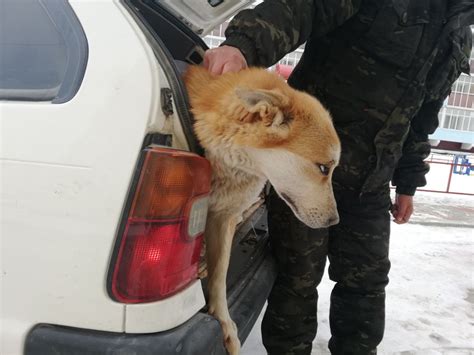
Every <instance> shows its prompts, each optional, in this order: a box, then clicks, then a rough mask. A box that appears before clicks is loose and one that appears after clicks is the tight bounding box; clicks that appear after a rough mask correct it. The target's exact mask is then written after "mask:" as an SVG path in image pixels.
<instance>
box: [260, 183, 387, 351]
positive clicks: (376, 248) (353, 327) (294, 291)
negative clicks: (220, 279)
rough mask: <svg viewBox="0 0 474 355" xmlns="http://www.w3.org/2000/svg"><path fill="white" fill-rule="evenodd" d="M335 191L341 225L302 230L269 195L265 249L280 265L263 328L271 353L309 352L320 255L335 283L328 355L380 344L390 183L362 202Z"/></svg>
mask: <svg viewBox="0 0 474 355" xmlns="http://www.w3.org/2000/svg"><path fill="white" fill-rule="evenodd" d="M336 178H337V177H336ZM336 180H338V179H336ZM339 180H341V179H339ZM334 188H335V196H336V201H337V203H338V210H339V215H340V223H339V224H338V225H336V226H333V227H330V228H329V229H318V230H316V229H310V228H308V227H306V226H305V225H304V224H302V223H301V222H300V221H299V220H298V219H297V218H296V217H295V216H294V215H293V213H292V212H291V210H290V209H289V208H288V207H287V206H286V204H285V203H284V202H283V201H282V200H280V199H279V198H278V196H277V195H276V193H275V192H271V193H270V196H269V197H268V198H269V203H268V205H269V207H268V208H269V228H270V237H271V245H272V249H273V252H274V255H275V258H276V260H277V263H278V276H277V280H276V282H275V284H274V286H273V289H272V291H271V293H270V296H269V298H268V307H267V310H266V313H265V316H264V319H263V323H262V337H263V343H264V345H265V348H266V349H267V351H268V353H269V354H272V355H273V354H275V355H285V354H288V355H289V354H293V355H299V354H311V348H312V341H313V339H314V338H315V336H316V330H317V317H316V313H317V301H318V292H317V289H316V287H317V286H318V284H319V283H320V281H321V278H322V277H323V273H324V269H325V264H326V257H328V259H329V262H330V265H329V276H330V278H331V280H333V281H335V282H336V285H335V286H334V289H333V290H332V294H331V307H330V319H329V321H330V326H331V335H332V337H331V339H330V341H329V349H330V350H331V353H332V354H376V347H377V345H378V344H379V343H380V341H381V340H382V337H383V333H384V323H385V291H384V289H385V286H386V285H387V283H388V276H387V275H388V271H389V269H390V262H389V259H388V248H389V234H390V218H389V213H388V211H389V208H390V196H389V189H388V185H387V186H385V187H384V188H383V189H381V191H379V192H376V193H371V194H369V195H364V196H363V198H361V197H360V196H359V193H358V192H356V191H350V190H347V189H344V190H343V189H339V188H338V187H337V184H334Z"/></svg>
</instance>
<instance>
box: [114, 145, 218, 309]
mask: <svg viewBox="0 0 474 355" xmlns="http://www.w3.org/2000/svg"><path fill="white" fill-rule="evenodd" d="M144 154H145V156H144V162H143V166H142V169H141V172H140V178H139V180H138V184H137V186H136V189H135V191H132V193H133V199H132V204H131V207H130V211H129V213H128V216H126V221H125V227H124V228H123V229H122V230H123V233H122V235H121V238H119V240H118V242H117V243H118V252H117V253H116V254H115V255H116V257H115V258H114V260H113V261H112V277H111V285H110V286H111V287H110V290H111V294H112V297H113V298H114V299H115V300H117V301H119V302H123V303H141V302H152V301H156V300H160V299H163V298H166V297H169V296H171V295H173V294H175V293H177V292H179V291H180V290H182V289H184V288H185V287H186V286H188V285H189V284H190V283H191V282H192V281H193V280H195V279H196V278H197V271H198V265H199V256H200V252H201V246H202V239H203V234H204V227H205V223H206V216H207V205H208V195H209V191H210V185H211V168H210V165H209V162H208V161H207V160H206V159H204V158H202V157H200V156H198V155H195V154H192V153H188V152H184V151H178V150H174V149H167V148H149V149H147V150H146V151H145V152H144Z"/></svg>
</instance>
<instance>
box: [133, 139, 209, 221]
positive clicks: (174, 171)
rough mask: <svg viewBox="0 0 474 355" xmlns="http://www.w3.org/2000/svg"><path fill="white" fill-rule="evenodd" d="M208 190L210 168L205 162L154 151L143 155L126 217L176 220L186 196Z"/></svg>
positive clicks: (195, 157) (177, 154) (182, 211)
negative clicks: (134, 194) (139, 172)
mask: <svg viewBox="0 0 474 355" xmlns="http://www.w3.org/2000/svg"><path fill="white" fill-rule="evenodd" d="M205 172H206V173H205ZM207 172H209V174H208V173H207ZM209 189H210V166H209V162H208V161H207V160H206V159H203V158H201V157H199V156H196V155H194V154H191V153H187V152H182V151H171V152H170V150H169V149H166V148H155V149H153V150H152V151H149V152H147V153H146V157H145V163H144V171H143V172H142V176H141V177H140V182H139V191H137V194H136V196H135V200H134V201H133V204H132V210H131V211H130V217H131V218H137V219H141V218H145V219H156V218H160V219H161V218H176V217H177V216H180V215H182V214H183V213H184V210H185V209H186V207H187V201H188V200H189V198H190V196H199V195H202V194H207V193H208V192H209Z"/></svg>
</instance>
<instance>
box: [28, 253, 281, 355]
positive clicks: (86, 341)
mask: <svg viewBox="0 0 474 355" xmlns="http://www.w3.org/2000/svg"><path fill="white" fill-rule="evenodd" d="M259 259H260V258H259ZM260 260H261V261H260V262H259V263H256V264H257V265H255V264H254V265H253V267H252V268H251V269H252V270H248V271H247V272H246V273H245V277H243V278H241V279H240V280H239V281H238V282H237V284H236V285H235V287H234V288H233V290H229V293H230V294H229V304H230V313H231V316H232V319H233V320H234V321H235V323H236V324H237V327H238V329H239V338H240V339H241V341H242V342H243V341H244V340H245V339H246V338H247V336H248V334H249V333H250V330H251V329H252V327H253V325H254V324H255V322H256V320H257V317H258V315H259V313H260V311H261V309H262V308H263V305H264V304H265V301H266V299H267V296H268V293H269V292H270V290H271V287H272V285H273V281H274V279H275V275H276V267H275V263H274V260H273V258H272V257H271V255H270V252H269V250H268V245H266V246H265V248H264V250H263V252H262V254H261V259H260ZM25 354H26V355H33V354H34V355H38V354H67V355H75V354H77V355H79V354H80V355H84V354H100V355H103V354H114V355H116V354H127V355H130V354H140V355H144V354H160V355H168V354H174V355H176V354H180V355H186V354H193V355H194V354H216V355H217V354H226V352H225V349H224V347H223V341H222V330H221V328H220V326H219V323H218V321H217V320H216V319H215V318H213V317H212V316H210V315H208V314H207V313H204V312H200V313H197V314H196V315H195V316H193V317H192V318H191V319H190V320H188V321H187V322H186V323H184V324H182V325H180V326H179V327H176V328H174V329H171V330H168V331H165V332H159V333H153V334H125V333H112V332H101V331H94V330H87V329H78V328H70V327H63V326H57V325H50V324H39V325H37V326H36V327H34V328H33V329H32V330H31V331H30V333H29V334H28V336H27V338H26V343H25Z"/></svg>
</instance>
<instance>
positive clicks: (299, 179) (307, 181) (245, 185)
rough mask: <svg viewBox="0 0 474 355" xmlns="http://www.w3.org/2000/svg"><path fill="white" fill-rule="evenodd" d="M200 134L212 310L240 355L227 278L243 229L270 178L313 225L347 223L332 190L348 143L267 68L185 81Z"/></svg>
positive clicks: (196, 71)
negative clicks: (207, 175)
mask: <svg viewBox="0 0 474 355" xmlns="http://www.w3.org/2000/svg"><path fill="white" fill-rule="evenodd" d="M184 79H185V83H186V86H187V89H188V93H189V98H190V103H191V107H192V112H193V114H194V117H195V125H194V129H195V132H196V135H197V137H198V139H199V141H200V142H201V145H202V146H203V147H204V148H205V150H206V157H207V159H208V160H209V161H210V163H211V166H212V169H213V178H212V187H211V195H210V203H209V212H208V217H207V223H206V230H205V238H206V258H207V268H208V277H209V282H208V287H209V313H210V314H212V315H213V316H215V317H216V318H217V319H218V320H219V321H220V323H221V325H222V329H223V333H224V342H225V346H226V348H227V350H228V352H229V353H230V354H232V355H233V354H238V353H239V349H240V341H239V338H238V335H237V328H236V325H235V323H234V322H233V321H232V319H231V317H230V314H229V310H228V307H227V297H226V275H227V269H228V266H229V258H230V252H231V246H232V238H233V236H234V232H235V228H236V225H237V223H238V222H239V220H240V218H241V215H242V213H243V212H244V211H245V210H246V209H247V208H249V207H250V206H251V204H252V203H253V202H255V201H256V199H257V197H258V195H259V194H260V192H261V191H262V189H263V187H264V184H265V182H266V181H267V180H269V181H270V182H271V184H272V185H273V187H274V188H275V190H276V191H277V193H278V194H279V196H280V197H281V198H282V199H283V200H284V201H285V202H286V203H287V204H288V206H289V207H290V208H291V209H292V211H293V213H294V214H295V215H296V216H297V217H298V218H299V219H300V220H301V221H302V222H303V223H305V224H306V225H308V226H309V227H312V228H321V227H328V226H330V225H333V224H336V223H338V221H339V216H338V214H337V209H336V203H335V200H334V196H333V191H332V186H331V176H332V172H333V170H334V168H335V167H336V165H337V164H338V161H339V155H340V149H341V148H340V143H339V139H338V137H337V134H336V131H335V130H334V127H333V124H332V121H331V117H330V115H329V113H328V112H327V111H326V110H325V109H324V108H323V106H322V105H321V104H320V103H319V101H318V100H316V99H315V98H314V97H312V96H310V95H308V94H305V93H303V92H300V91H297V90H294V89H292V88H290V87H289V86H288V85H287V84H286V83H285V82H284V81H283V80H282V79H281V78H280V77H278V76H277V75H276V74H272V73H270V72H268V71H266V70H264V69H257V68H251V69H246V70H243V71H241V72H239V73H226V74H223V75H220V76H213V75H211V74H209V73H208V71H207V70H206V69H204V68H202V67H197V66H192V67H190V68H189V69H188V70H187V71H186V73H185V76H184Z"/></svg>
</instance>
